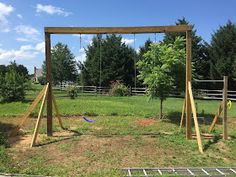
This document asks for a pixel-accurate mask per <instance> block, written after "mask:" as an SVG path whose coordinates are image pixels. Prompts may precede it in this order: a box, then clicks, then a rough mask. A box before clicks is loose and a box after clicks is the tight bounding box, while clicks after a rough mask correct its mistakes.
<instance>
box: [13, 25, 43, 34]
mask: <svg viewBox="0 0 236 177" xmlns="http://www.w3.org/2000/svg"><path fill="white" fill-rule="evenodd" d="M15 30H16V32H17V33H22V34H25V35H38V34H39V31H38V30H37V29H35V28H33V27H31V26H27V25H18V26H17V27H16V28H15Z"/></svg>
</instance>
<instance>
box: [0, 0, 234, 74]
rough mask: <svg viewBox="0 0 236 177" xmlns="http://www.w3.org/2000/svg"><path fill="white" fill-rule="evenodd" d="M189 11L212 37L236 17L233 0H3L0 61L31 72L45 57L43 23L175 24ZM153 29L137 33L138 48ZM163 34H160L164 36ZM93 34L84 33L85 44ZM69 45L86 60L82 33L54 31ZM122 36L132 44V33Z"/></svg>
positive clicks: (57, 38)
mask: <svg viewBox="0 0 236 177" xmlns="http://www.w3.org/2000/svg"><path fill="white" fill-rule="evenodd" d="M182 17H185V18H186V19H187V20H188V21H190V23H191V24H194V25H195V28H196V29H197V34H198V35H200V36H202V38H203V39H204V40H205V41H207V42H209V41H210V39H211V34H212V33H213V32H214V31H216V30H217V29H218V28H219V26H220V25H225V24H226V22H227V21H228V20H231V21H232V22H234V23H236V1H235V0H225V1H224V0H198V1H191V0H178V1H174V0H173V1H170V0H169V1H167V0H166V1H163V0H162V1H161V0H119V1H115V0H99V1H98V0H97V1H95V0H41V1H40V0H0V64H8V63H9V62H10V61H13V60H16V62H17V63H19V64H24V65H25V66H26V67H27V68H28V70H29V71H30V73H32V72H33V66H37V67H41V65H42V62H43V60H44V33H43V28H44V26H149V25H150V26H153V25H173V24H174V23H175V22H176V20H177V19H179V18H182ZM154 36H155V35H154V34H147V35H136V39H135V47H136V48H138V47H139V46H140V45H142V44H143V43H144V41H145V40H146V39H148V38H151V40H154V38H155V37H154ZM161 36H162V35H160V34H157V38H158V39H161ZM91 38H92V35H82V46H81V47H82V48H83V47H86V46H87V45H88V44H89V42H90V41H91ZM59 41H60V42H63V43H66V44H68V45H69V47H70V49H71V50H72V52H73V53H74V55H75V56H76V59H77V60H81V61H82V60H84V58H85V54H84V51H83V50H82V49H81V50H80V45H79V44H80V42H79V36H78V35H62V36H59V35H53V36H52V42H53V44H56V43H57V42H59ZM123 41H124V42H125V43H127V44H129V45H131V46H132V47H134V43H133V42H134V38H133V35H124V36H123Z"/></svg>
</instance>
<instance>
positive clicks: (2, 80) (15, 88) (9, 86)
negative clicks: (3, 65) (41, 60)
mask: <svg viewBox="0 0 236 177" xmlns="http://www.w3.org/2000/svg"><path fill="white" fill-rule="evenodd" d="M27 86H28V84H27V82H26V78H25V77H24V76H23V75H22V74H20V73H19V72H17V70H16V68H11V69H9V70H8V71H7V72H6V73H5V75H1V76H0V97H2V100H3V101H7V102H12V101H22V100H24V98H25V90H26V88H27Z"/></svg>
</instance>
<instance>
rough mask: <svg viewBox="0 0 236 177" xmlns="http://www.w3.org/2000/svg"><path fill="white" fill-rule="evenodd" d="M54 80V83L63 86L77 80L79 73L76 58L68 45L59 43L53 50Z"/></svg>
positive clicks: (44, 67) (44, 70) (44, 71)
mask: <svg viewBox="0 0 236 177" xmlns="http://www.w3.org/2000/svg"><path fill="white" fill-rule="evenodd" d="M51 61H52V64H51V66H52V71H51V72H52V78H53V82H54V83H55V84H56V83H60V84H62V83H63V82H66V81H71V82H74V81H76V79H77V75H78V71H77V65H76V61H75V56H74V55H73V54H72V52H71V51H70V49H69V48H68V46H67V45H65V44H62V43H60V42H59V43H57V44H56V45H55V46H54V47H53V49H52V55H51ZM43 73H44V76H45V74H46V61H44V64H43Z"/></svg>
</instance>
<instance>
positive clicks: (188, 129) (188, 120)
mask: <svg viewBox="0 0 236 177" xmlns="http://www.w3.org/2000/svg"><path fill="white" fill-rule="evenodd" d="M191 32H192V31H186V90H185V99H186V108H185V110H186V138H187V139H191V138H192V112H191V103H190V97H189V88H188V83H189V82H190V84H191V81H192V68H191V67H192V37H191Z"/></svg>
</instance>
